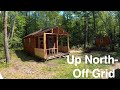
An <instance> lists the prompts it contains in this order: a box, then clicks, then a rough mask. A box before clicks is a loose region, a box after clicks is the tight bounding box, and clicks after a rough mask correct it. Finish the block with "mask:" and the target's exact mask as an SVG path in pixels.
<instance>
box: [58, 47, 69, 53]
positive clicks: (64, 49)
mask: <svg viewBox="0 0 120 90" xmlns="http://www.w3.org/2000/svg"><path fill="white" fill-rule="evenodd" d="M58 52H64V53H67V52H69V49H68V46H58Z"/></svg>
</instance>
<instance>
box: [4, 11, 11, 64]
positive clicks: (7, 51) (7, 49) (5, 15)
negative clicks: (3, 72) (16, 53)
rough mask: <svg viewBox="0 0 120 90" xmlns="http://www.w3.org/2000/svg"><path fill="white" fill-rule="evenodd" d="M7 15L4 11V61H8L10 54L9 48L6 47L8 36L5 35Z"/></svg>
mask: <svg viewBox="0 0 120 90" xmlns="http://www.w3.org/2000/svg"><path fill="white" fill-rule="evenodd" d="M7 16H8V12H7V11H4V35H5V39H4V49H5V57H6V63H7V62H10V54H9V48H8V37H7Z"/></svg>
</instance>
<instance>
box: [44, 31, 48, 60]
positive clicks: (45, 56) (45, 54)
mask: <svg viewBox="0 0 120 90" xmlns="http://www.w3.org/2000/svg"><path fill="white" fill-rule="evenodd" d="M43 40H44V58H45V59H46V58H47V53H46V33H44V39H43Z"/></svg>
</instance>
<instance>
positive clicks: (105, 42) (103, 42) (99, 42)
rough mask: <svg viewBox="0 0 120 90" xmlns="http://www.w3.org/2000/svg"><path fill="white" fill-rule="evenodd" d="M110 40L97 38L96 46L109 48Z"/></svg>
mask: <svg viewBox="0 0 120 90" xmlns="http://www.w3.org/2000/svg"><path fill="white" fill-rule="evenodd" d="M110 42H111V40H110V38H109V37H103V38H97V39H96V41H95V43H96V46H103V47H105V46H108V45H110Z"/></svg>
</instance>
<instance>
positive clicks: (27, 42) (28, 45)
mask: <svg viewBox="0 0 120 90" xmlns="http://www.w3.org/2000/svg"><path fill="white" fill-rule="evenodd" d="M23 42H24V43H23V45H24V50H25V51H27V52H28V53H31V54H34V53H35V52H34V47H35V40H34V36H29V37H26V38H24V39H23Z"/></svg>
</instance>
